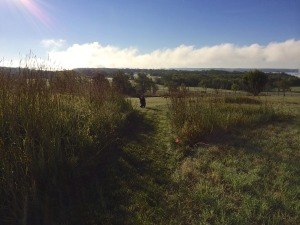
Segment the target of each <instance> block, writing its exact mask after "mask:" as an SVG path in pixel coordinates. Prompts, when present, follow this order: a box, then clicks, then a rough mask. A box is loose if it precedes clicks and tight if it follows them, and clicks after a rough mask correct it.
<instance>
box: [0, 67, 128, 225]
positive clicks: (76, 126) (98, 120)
mask: <svg viewBox="0 0 300 225" xmlns="http://www.w3.org/2000/svg"><path fill="white" fill-rule="evenodd" d="M131 113H132V107H131V106H130V104H128V103H127V102H126V101H125V100H124V98H123V97H121V96H120V95H118V94H117V93H116V92H115V91H114V90H113V89H111V88H110V87H109V86H101V84H95V83H94V82H93V81H91V80H89V79H87V78H84V77H82V76H81V77H80V76H77V75H75V74H73V73H72V72H68V71H61V72H56V73H55V74H52V75H51V76H50V77H49V74H47V72H46V71H43V70H31V69H29V68H27V69H19V71H18V74H13V73H11V72H9V71H6V70H2V71H0V158H1V161H0V198H1V201H0V223H1V224H56V223H63V222H64V221H67V220H68V218H69V216H70V213H74V210H75V209H76V207H77V206H80V204H81V203H83V202H85V201H87V200H88V199H90V198H93V197H91V196H94V197H95V194H94V193H95V192H96V193H97V191H98V192H99V189H98V188H97V189H96V188H95V187H96V186H99V185H100V181H99V180H98V178H97V176H98V175H97V173H98V172H97V171H99V168H100V169H101V163H102V162H103V160H104V159H103V158H104V157H103V156H104V155H105V154H106V153H105V152H107V151H114V149H115V148H116V147H117V143H118V140H119V138H120V136H121V132H123V131H124V129H125V128H126V127H125V125H126V121H127V118H128V116H129V115H130V114H131ZM91 193H93V194H91ZM99 195H101V193H100V194H99ZM98 197H99V198H101V196H98ZM99 207H100V206H99ZM100 208H101V207H100ZM75 211H76V210H75Z"/></svg>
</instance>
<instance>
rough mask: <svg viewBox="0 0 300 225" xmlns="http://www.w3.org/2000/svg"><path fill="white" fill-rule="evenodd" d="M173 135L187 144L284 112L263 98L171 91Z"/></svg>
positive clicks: (259, 121) (262, 120)
mask: <svg viewBox="0 0 300 225" xmlns="http://www.w3.org/2000/svg"><path fill="white" fill-rule="evenodd" d="M169 108H170V120H171V124H172V129H173V132H174V134H175V135H177V137H178V138H179V140H181V141H182V142H185V143H188V144H189V145H194V144H197V143H198V142H201V141H205V140H206V139H207V138H208V136H210V135H212V134H218V133H222V132H228V131H230V130H232V129H233V128H236V127H241V126H252V125H253V124H258V123H262V122H268V121H271V120H273V119H275V118H276V117H278V116H279V115H280V114H282V113H283V112H281V111H278V108H277V107H276V106H275V105H274V104H273V103H271V102H268V101H267V100H266V99H263V98H261V99H260V98H251V97H242V96H233V97H229V96H220V95H218V96H212V95H202V96H190V95H184V96H182V95H180V96H178V95H173V96H172V97H171V101H170V104H169Z"/></svg>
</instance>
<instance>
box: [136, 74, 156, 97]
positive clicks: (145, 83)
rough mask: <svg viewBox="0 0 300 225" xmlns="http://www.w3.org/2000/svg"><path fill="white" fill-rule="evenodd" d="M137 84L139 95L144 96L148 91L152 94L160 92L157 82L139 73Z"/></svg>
mask: <svg viewBox="0 0 300 225" xmlns="http://www.w3.org/2000/svg"><path fill="white" fill-rule="evenodd" d="M135 83H136V90H137V92H138V93H139V94H144V93H146V92H147V91H150V92H152V93H153V94H155V93H156V91H157V90H158V87H157V85H156V84H155V82H154V81H153V80H152V79H151V78H150V77H148V76H147V75H146V74H143V73H139V74H138V76H137V78H136V79H135Z"/></svg>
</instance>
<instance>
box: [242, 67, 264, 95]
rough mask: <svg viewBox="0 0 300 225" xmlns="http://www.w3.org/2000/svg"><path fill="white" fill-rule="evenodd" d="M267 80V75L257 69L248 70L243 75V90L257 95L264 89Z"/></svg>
mask: <svg viewBox="0 0 300 225" xmlns="http://www.w3.org/2000/svg"><path fill="white" fill-rule="evenodd" d="M267 82H268V76H267V75H266V74H265V73H264V72H262V71H259V70H253V71H249V72H247V73H246V74H245V75H244V76H243V85H244V88H245V90H246V91H248V92H249V93H251V94H253V95H254V96H257V95H258V94H259V93H260V92H262V91H263V90H264V87H265V85H266V84H267Z"/></svg>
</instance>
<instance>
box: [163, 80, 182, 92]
mask: <svg viewBox="0 0 300 225" xmlns="http://www.w3.org/2000/svg"><path fill="white" fill-rule="evenodd" d="M165 86H166V87H167V88H168V90H169V94H172V93H174V92H177V91H178V88H179V85H178V84H177V83H176V82H174V81H168V82H166V83H165Z"/></svg>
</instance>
